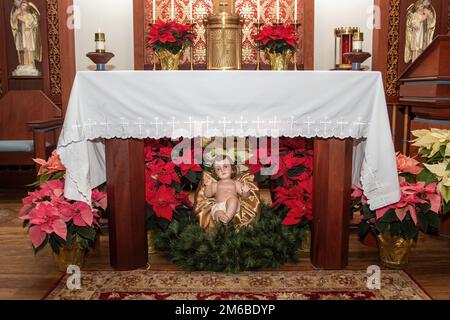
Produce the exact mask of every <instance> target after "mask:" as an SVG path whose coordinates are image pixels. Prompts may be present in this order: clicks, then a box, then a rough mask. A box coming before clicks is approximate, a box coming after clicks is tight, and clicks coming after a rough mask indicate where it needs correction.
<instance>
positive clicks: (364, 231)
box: [359, 221, 370, 239]
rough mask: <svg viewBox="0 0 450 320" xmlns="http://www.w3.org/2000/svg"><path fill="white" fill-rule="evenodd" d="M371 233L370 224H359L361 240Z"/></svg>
mask: <svg viewBox="0 0 450 320" xmlns="http://www.w3.org/2000/svg"><path fill="white" fill-rule="evenodd" d="M369 231H370V224H368V223H367V222H364V221H363V222H361V223H360V224H359V238H360V239H362V238H364V236H365V235H366V234H367V233H368V232H369Z"/></svg>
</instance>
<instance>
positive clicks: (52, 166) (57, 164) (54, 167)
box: [33, 150, 66, 176]
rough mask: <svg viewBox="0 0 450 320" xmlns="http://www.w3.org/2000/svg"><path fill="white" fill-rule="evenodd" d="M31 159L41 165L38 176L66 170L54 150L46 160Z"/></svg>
mask: <svg viewBox="0 0 450 320" xmlns="http://www.w3.org/2000/svg"><path fill="white" fill-rule="evenodd" d="M33 161H34V162H36V163H37V164H39V165H40V166H41V167H40V168H39V172H38V176H40V175H43V174H48V173H55V172H58V171H64V170H66V168H65V167H64V165H63V164H62V163H61V159H60V158H59V155H58V154H57V153H56V150H54V151H53V152H52V155H51V156H50V158H48V160H47V161H45V160H43V159H33Z"/></svg>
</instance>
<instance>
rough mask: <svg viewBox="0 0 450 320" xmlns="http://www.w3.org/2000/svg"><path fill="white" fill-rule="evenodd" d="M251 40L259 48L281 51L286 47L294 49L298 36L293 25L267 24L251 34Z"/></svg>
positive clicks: (286, 48)
mask: <svg viewBox="0 0 450 320" xmlns="http://www.w3.org/2000/svg"><path fill="white" fill-rule="evenodd" d="M253 40H255V42H256V44H257V45H258V46H259V48H260V49H261V50H265V49H269V50H270V51H271V52H276V53H281V52H283V51H285V50H288V49H289V50H293V51H294V50H295V49H296V47H297V41H298V40H299V37H298V36H297V35H296V31H295V27H294V26H293V25H275V26H271V25H268V26H265V27H263V28H262V29H261V30H260V31H259V33H257V34H255V35H253Z"/></svg>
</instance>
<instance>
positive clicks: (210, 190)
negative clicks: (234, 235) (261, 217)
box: [203, 156, 251, 224]
mask: <svg viewBox="0 0 450 320" xmlns="http://www.w3.org/2000/svg"><path fill="white" fill-rule="evenodd" d="M213 172H214V174H215V175H216V177H217V178H218V179H217V181H215V180H213V179H211V177H209V176H205V177H204V179H203V183H204V187H205V190H204V194H205V196H206V197H208V198H212V197H214V198H215V204H214V205H213V206H212V208H211V217H212V219H213V221H215V222H217V221H220V222H222V223H224V224H228V223H229V222H231V221H232V220H233V218H234V216H235V215H236V214H237V213H239V211H240V199H239V197H240V198H241V199H247V198H249V197H250V190H251V188H250V186H248V185H247V183H246V182H240V181H238V180H236V176H237V168H236V165H235V164H234V163H233V161H232V160H231V159H230V158H229V157H227V156H219V157H216V159H214V163H213Z"/></svg>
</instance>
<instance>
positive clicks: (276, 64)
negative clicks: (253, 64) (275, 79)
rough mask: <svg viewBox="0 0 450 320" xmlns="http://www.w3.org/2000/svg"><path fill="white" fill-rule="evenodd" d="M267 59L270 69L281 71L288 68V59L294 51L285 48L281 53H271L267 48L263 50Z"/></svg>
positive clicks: (289, 59)
mask: <svg viewBox="0 0 450 320" xmlns="http://www.w3.org/2000/svg"><path fill="white" fill-rule="evenodd" d="M265 53H266V57H267V59H269V62H270V67H271V69H272V70H276V71H282V70H288V67H289V61H291V59H292V57H293V55H294V52H292V51H291V50H285V51H283V52H282V53H272V52H270V51H269V50H266V51H265Z"/></svg>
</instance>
